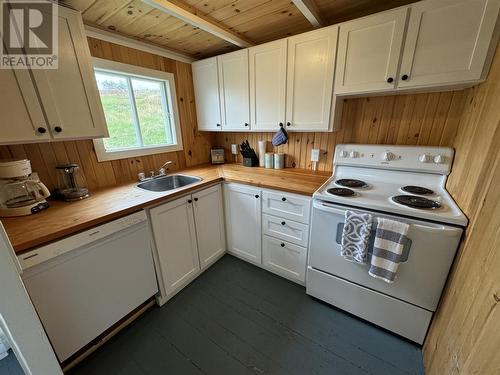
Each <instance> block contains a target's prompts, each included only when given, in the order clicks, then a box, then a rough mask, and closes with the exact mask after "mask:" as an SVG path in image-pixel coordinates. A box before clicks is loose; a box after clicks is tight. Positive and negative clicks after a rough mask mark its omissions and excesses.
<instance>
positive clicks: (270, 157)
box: [264, 152, 274, 168]
mask: <svg viewBox="0 0 500 375" xmlns="http://www.w3.org/2000/svg"><path fill="white" fill-rule="evenodd" d="M264 166H265V167H266V168H274V154H273V153H272V152H266V155H265V159H264Z"/></svg>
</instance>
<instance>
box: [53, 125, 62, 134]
mask: <svg viewBox="0 0 500 375" xmlns="http://www.w3.org/2000/svg"><path fill="white" fill-rule="evenodd" d="M54 131H55V132H56V133H60V132H62V128H61V127H60V126H54Z"/></svg>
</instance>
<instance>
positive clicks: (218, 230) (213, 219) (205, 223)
mask: <svg viewBox="0 0 500 375" xmlns="http://www.w3.org/2000/svg"><path fill="white" fill-rule="evenodd" d="M193 208H194V220H195V224H196V239H197V243H198V253H199V259H200V266H201V269H202V270H204V269H206V268H207V267H208V266H210V265H211V264H212V263H214V262H215V261H216V260H217V259H218V258H220V257H221V256H222V255H223V254H224V252H225V251H226V240H225V231H224V209H223V201H222V189H221V186H220V185H217V186H214V187H211V188H208V189H205V190H202V191H200V192H197V193H195V194H193Z"/></svg>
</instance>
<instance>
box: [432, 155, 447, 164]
mask: <svg viewBox="0 0 500 375" xmlns="http://www.w3.org/2000/svg"><path fill="white" fill-rule="evenodd" d="M444 161H445V156H444V155H436V156H434V163H436V164H443V163H444Z"/></svg>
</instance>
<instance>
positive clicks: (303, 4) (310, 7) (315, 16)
mask: <svg viewBox="0 0 500 375" xmlns="http://www.w3.org/2000/svg"><path fill="white" fill-rule="evenodd" d="M292 2H293V4H294V5H295V6H296V7H297V9H298V10H300V12H301V13H302V14H303V15H304V17H306V18H307V20H308V21H309V22H310V23H311V25H313V26H314V27H321V26H326V23H325V22H324V20H323V19H322V18H321V16H320V14H319V9H318V7H317V6H316V3H315V2H314V0H292Z"/></svg>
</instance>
